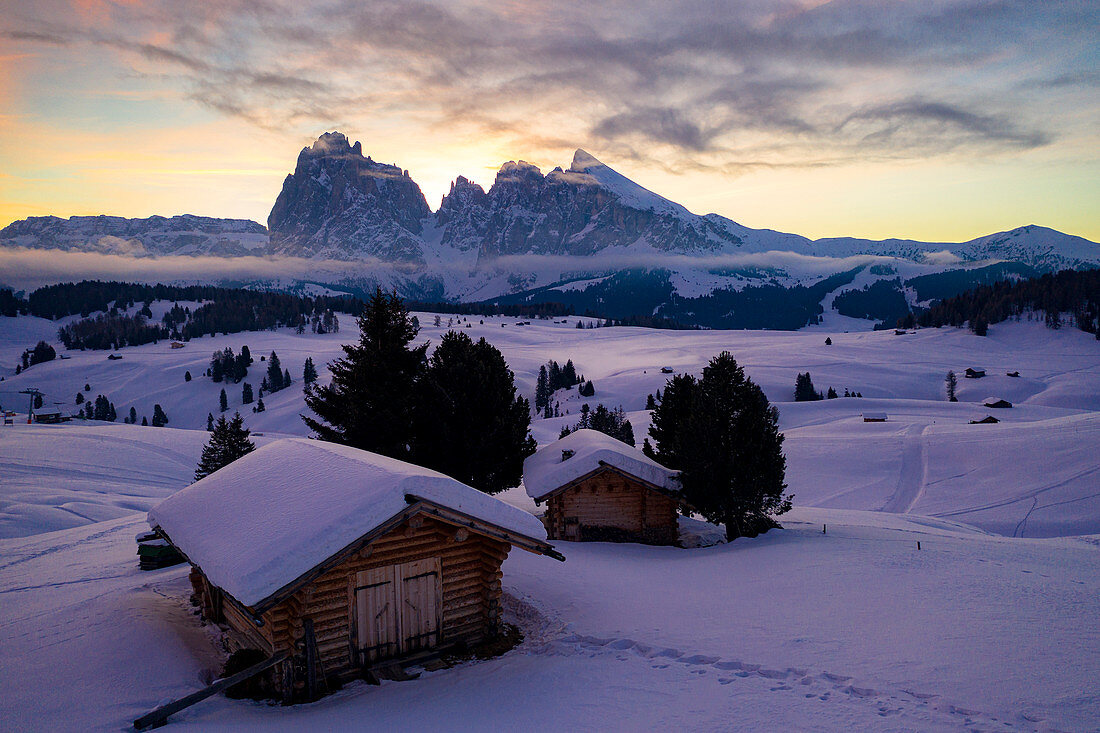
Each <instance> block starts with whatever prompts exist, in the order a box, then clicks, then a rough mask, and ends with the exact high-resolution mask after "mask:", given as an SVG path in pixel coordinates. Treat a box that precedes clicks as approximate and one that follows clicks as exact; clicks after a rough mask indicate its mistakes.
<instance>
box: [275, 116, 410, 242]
mask: <svg viewBox="0 0 1100 733" xmlns="http://www.w3.org/2000/svg"><path fill="white" fill-rule="evenodd" d="M429 215H431V210H430V209H429V208H428V202H427V201H425V199H424V194H423V193H422V192H421V191H420V187H419V186H417V185H416V183H414V182H413V180H412V179H411V178H409V175H408V172H407V171H402V170H401V169H400V168H398V167H396V166H393V165H386V164H384V163H376V162H374V161H373V160H371V159H370V158H365V157H363V148H362V146H361V145H360V144H359V143H358V142H356V143H355V145H354V146H353V145H350V144H349V143H348V139H347V138H346V137H344V135H342V134H341V133H338V132H331V133H325V134H324V135H322V136H321V137H320V138H318V140H317V142H315V143H314V144H313V146H312V147H309V148H304V149H303V150H302V152H301V153H300V154H299V155H298V163H297V165H296V166H295V169H294V173H292V174H291V175H289V176H287V177H286V180H285V181H284V182H283V190H282V192H281V193H280V194H279V198H278V199H276V201H275V206H274V207H273V208H272V209H271V215H270V216H269V217H268V220H267V222H268V229H269V230H270V232H271V250H272V252H274V253H275V254H283V255H291V256H299V257H312V258H325V259H337V260H350V259H360V258H364V257H370V256H373V257H378V258H379V259H383V260H387V261H392V262H402V261H404V262H419V261H421V260H422V256H423V253H422V248H421V240H420V233H421V232H422V230H423V220H424V219H425V218H426V217H428V216H429Z"/></svg>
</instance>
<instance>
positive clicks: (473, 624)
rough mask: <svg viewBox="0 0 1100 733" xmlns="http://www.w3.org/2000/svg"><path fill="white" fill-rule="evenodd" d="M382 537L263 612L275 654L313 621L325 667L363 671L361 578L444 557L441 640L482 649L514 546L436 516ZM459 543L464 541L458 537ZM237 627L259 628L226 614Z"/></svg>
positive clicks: (497, 612) (496, 617)
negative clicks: (358, 614) (358, 630)
mask: <svg viewBox="0 0 1100 733" xmlns="http://www.w3.org/2000/svg"><path fill="white" fill-rule="evenodd" d="M412 524H413V525H419V526H410V525H409V524H408V523H406V524H405V525H403V526H401V527H398V528H397V529H395V530H394V531H392V532H390V533H388V534H386V535H383V536H382V537H380V538H378V539H377V540H375V541H374V542H372V543H371V544H370V545H368V546H367V547H366V548H364V550H362V551H360V552H359V553H358V554H357V555H355V556H353V557H352V558H351V559H349V560H348V561H346V562H344V563H343V564H341V565H340V566H338V567H336V568H333V569H331V570H329V571H328V572H326V573H325V574H323V575H321V576H320V577H318V578H317V579H315V580H314V581H312V582H311V583H309V584H307V585H306V586H305V587H303V588H302V589H300V590H299V591H298V592H297V593H295V594H294V595H293V596H291V597H290V598H289V599H288V600H286V601H284V602H283V603H280V604H279V605H278V606H276V607H275V608H272V609H271V610H269V611H267V612H266V613H264V615H263V620H264V626H263V627H261V628H262V629H263V637H264V641H266V642H268V643H270V644H271V647H270V650H271V651H272V652H274V651H281V650H290V651H291V652H292V653H295V654H297V650H296V649H295V645H296V644H297V642H298V641H299V640H300V639H301V638H302V635H303V626H302V619H303V618H306V617H309V618H311V619H313V628H314V633H315V635H316V639H317V649H318V652H319V655H320V660H321V664H322V666H323V668H324V672H325V673H326V674H334V673H335V674H340V673H346V672H349V671H353V670H355V669H358V667H359V666H360V665H361V664H362V660H360V659H359V655H358V649H357V646H358V645H357V641H356V634H355V629H354V624H355V620H354V619H355V613H354V609H355V576H356V573H358V572H360V571H362V570H368V569H370V568H375V567H382V566H387V565H397V564H400V563H405V562H411V561H413V560H421V559H426V558H431V557H439V558H440V559H441V566H442V588H443V595H442V599H441V600H442V613H443V624H442V634H441V635H442V640H441V643H443V644H449V643H452V642H464V643H466V644H470V645H472V644H477V643H478V642H481V641H484V640H485V639H487V638H490V637H491V636H493V635H494V634H496V633H497V632H498V631H499V629H500V624H501V583H500V582H501V577H502V574H501V570H500V566H501V563H503V562H504V559H505V558H506V557H507V556H508V551H509V550H510V549H511V546H510V545H509V544H507V543H505V542H501V541H499V540H495V539H491V538H488V537H485V536H482V535H478V534H477V533H475V532H471V531H468V530H462V529H459V528H457V527H454V526H452V525H449V524H445V523H443V522H438V521H436V520H434V519H432V518H428V517H422V516H417V517H413V518H412ZM456 538H460V539H456ZM226 607H227V608H228V604H227V606H226ZM226 621H227V622H228V623H229V625H230V626H231V627H232V628H234V629H239V628H241V627H242V626H244V625H248V626H251V627H252V630H255V629H256V627H255V625H254V624H252V623H251V622H250V621H248V620H247V619H245V618H243V617H238V616H236V615H235V616H234V617H230V616H229V615H228V614H227V616H226Z"/></svg>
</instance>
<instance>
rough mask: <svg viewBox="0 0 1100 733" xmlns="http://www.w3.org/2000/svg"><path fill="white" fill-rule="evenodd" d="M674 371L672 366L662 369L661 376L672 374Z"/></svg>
mask: <svg viewBox="0 0 1100 733" xmlns="http://www.w3.org/2000/svg"><path fill="white" fill-rule="evenodd" d="M672 371H673V369H672V367H670V366H663V367H661V374H672Z"/></svg>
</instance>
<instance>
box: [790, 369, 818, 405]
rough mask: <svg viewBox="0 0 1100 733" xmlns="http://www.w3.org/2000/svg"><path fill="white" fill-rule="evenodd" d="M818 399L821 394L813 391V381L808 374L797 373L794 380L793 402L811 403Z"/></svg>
mask: <svg viewBox="0 0 1100 733" xmlns="http://www.w3.org/2000/svg"><path fill="white" fill-rule="evenodd" d="M820 399H821V393H820V392H818V391H817V390H815V389H814V380H813V379H811V378H810V373H809V372H806V373H805V374H802V373H801V372H799V374H798V376H797V377H796V378H795V380H794V401H795V402H813V401H814V400H820Z"/></svg>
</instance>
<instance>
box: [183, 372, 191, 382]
mask: <svg viewBox="0 0 1100 733" xmlns="http://www.w3.org/2000/svg"><path fill="white" fill-rule="evenodd" d="M183 381H185V382H190V381H191V372H189V371H188V372H184V373H183Z"/></svg>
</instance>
